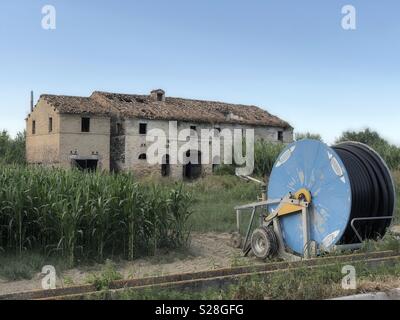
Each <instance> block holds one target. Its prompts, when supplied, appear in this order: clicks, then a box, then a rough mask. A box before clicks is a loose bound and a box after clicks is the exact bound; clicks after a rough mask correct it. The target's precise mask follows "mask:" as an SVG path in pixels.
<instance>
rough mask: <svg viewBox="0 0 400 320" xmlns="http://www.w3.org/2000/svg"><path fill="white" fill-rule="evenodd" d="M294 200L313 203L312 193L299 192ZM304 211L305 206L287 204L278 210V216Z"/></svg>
mask: <svg viewBox="0 0 400 320" xmlns="http://www.w3.org/2000/svg"><path fill="white" fill-rule="evenodd" d="M291 199H293V200H298V201H304V202H308V203H311V193H310V191H308V190H307V189H300V190H298V191H297V192H296V193H295V194H294V195H293V196H292V197H291ZM302 210H303V206H301V205H299V204H294V203H285V204H283V205H282V206H281V208H280V209H279V210H278V213H277V216H278V217H281V216H285V215H288V214H292V213H296V212H299V211H302Z"/></svg>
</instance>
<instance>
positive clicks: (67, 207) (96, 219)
mask: <svg viewBox="0 0 400 320" xmlns="http://www.w3.org/2000/svg"><path fill="white" fill-rule="evenodd" d="M190 204H191V195H190V193H188V192H187V191H185V190H184V188H183V186H182V184H178V183H176V184H174V185H173V186H170V187H166V186H162V185H159V184H155V183H148V184H139V183H135V182H134V179H133V176H132V175H131V174H118V175H115V174H105V173H98V172H97V173H83V172H79V171H75V170H70V171H65V170H50V169H43V168H27V167H18V166H8V167H2V168H0V250H2V251H5V252H8V253H10V252H14V253H16V254H17V255H20V254H22V253H24V252H26V251H28V250H39V251H41V252H42V253H44V254H48V255H56V256H61V257H64V258H66V259H67V260H68V261H69V264H70V265H73V264H74V263H75V262H77V261H81V260H84V259H88V258H93V259H98V260H103V259H105V258H107V257H112V256H115V255H117V256H122V257H125V258H128V259H133V258H135V257H137V256H140V255H148V254H150V255H154V254H156V252H157V250H158V249H159V248H176V247H181V246H184V245H185V244H186V241H187V239H188V235H189V230H188V227H187V220H188V218H189V216H190V214H191V211H190V209H189V207H190Z"/></svg>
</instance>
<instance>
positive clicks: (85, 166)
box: [73, 159, 99, 171]
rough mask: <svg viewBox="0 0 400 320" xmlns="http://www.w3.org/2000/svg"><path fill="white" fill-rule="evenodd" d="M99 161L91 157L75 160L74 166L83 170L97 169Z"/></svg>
mask: <svg viewBox="0 0 400 320" xmlns="http://www.w3.org/2000/svg"><path fill="white" fill-rule="evenodd" d="M98 162H99V160H91V159H85V160H73V164H74V167H75V168H78V169H79V170H82V171H96V170H97V164H98Z"/></svg>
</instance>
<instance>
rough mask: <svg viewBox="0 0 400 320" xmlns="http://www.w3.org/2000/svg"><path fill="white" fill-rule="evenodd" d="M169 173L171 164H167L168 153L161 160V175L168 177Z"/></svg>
mask: <svg viewBox="0 0 400 320" xmlns="http://www.w3.org/2000/svg"><path fill="white" fill-rule="evenodd" d="M170 174H171V166H170V164H169V154H167V155H165V156H164V157H163V161H162V164H161V176H163V177H169V175H170Z"/></svg>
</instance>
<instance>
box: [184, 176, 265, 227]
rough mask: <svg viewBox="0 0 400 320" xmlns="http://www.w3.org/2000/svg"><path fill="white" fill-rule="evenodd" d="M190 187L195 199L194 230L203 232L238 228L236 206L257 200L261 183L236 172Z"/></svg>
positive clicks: (211, 177) (201, 181)
mask: <svg viewBox="0 0 400 320" xmlns="http://www.w3.org/2000/svg"><path fill="white" fill-rule="evenodd" d="M187 187H188V188H189V190H190V191H191V194H193V200H194V203H193V205H192V208H193V215H192V216H190V219H189V223H190V225H191V226H192V229H193V230H194V231H201V232H208V231H221V232H227V231H234V230H235V226H236V216H235V211H234V210H233V208H234V207H235V206H238V205H240V204H245V203H249V202H254V201H257V198H258V197H259V196H260V186H259V185H257V184H256V183H254V182H246V181H243V180H241V179H239V178H237V177H235V176H208V177H206V178H204V179H200V180H198V181H196V182H194V183H191V184H190V185H188V186H187ZM245 216H246V218H248V215H245ZM243 225H245V222H244V224H243Z"/></svg>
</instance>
